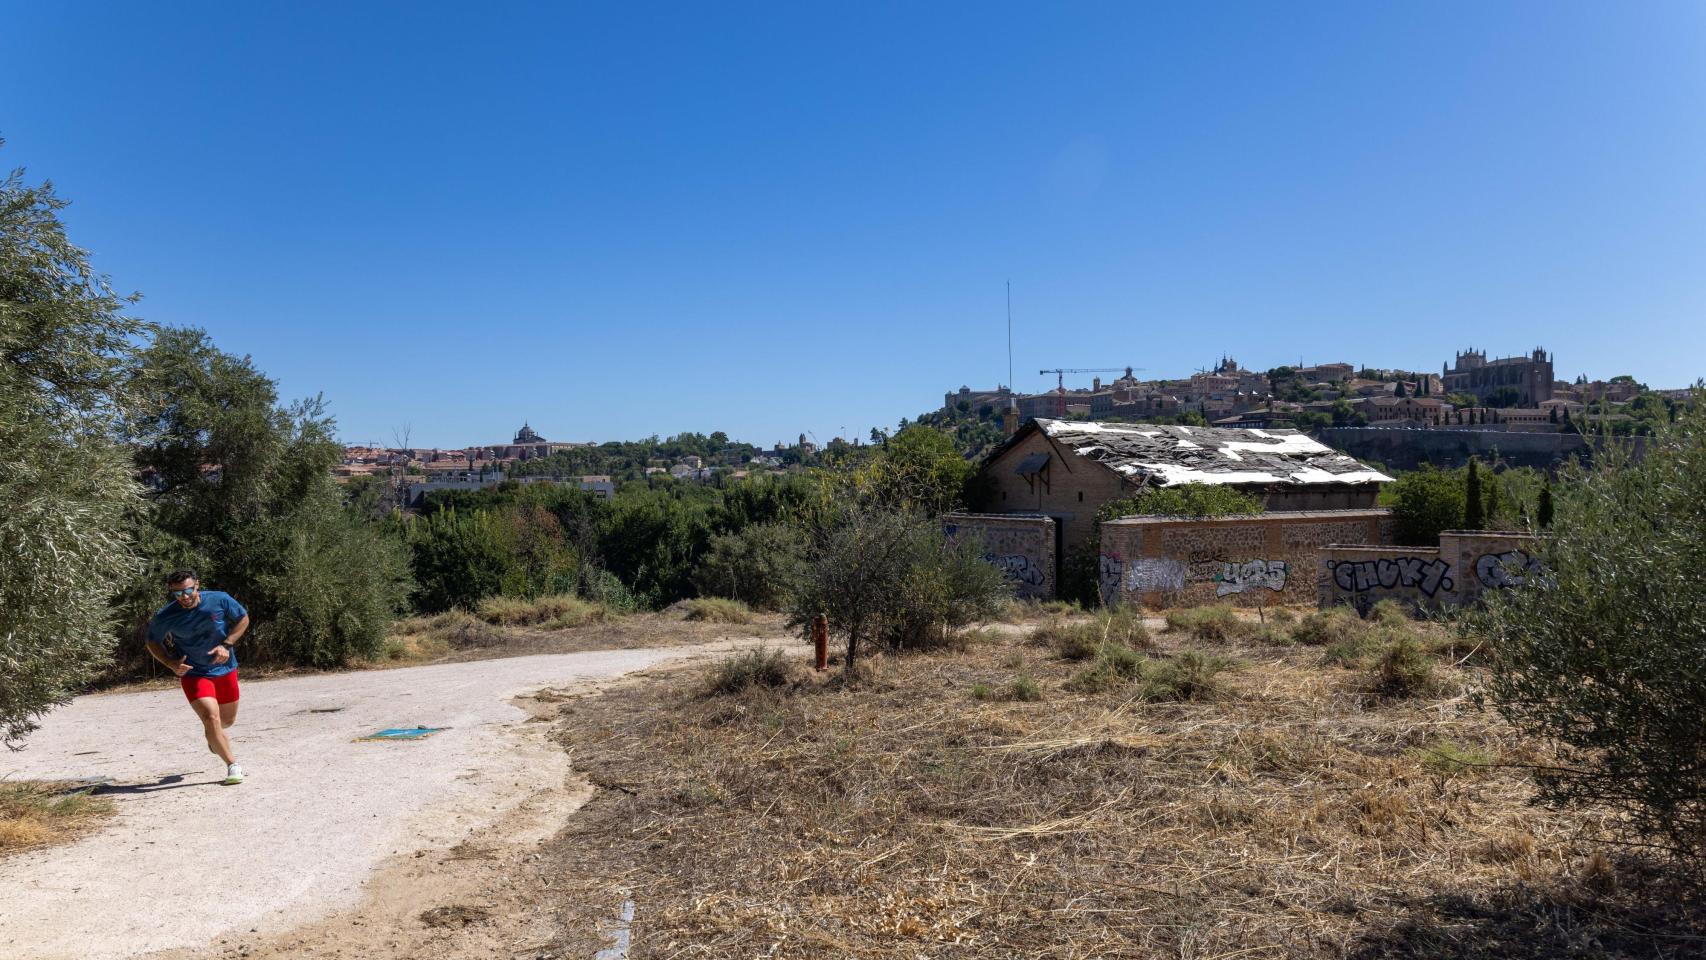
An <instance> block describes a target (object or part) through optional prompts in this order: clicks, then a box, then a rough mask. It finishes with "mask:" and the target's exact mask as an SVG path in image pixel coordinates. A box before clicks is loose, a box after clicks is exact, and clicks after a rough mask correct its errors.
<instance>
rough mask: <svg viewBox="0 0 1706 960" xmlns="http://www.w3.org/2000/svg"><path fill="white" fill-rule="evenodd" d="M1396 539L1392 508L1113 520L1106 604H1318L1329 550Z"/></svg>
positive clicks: (1103, 572) (1104, 570) (1107, 539)
mask: <svg viewBox="0 0 1706 960" xmlns="http://www.w3.org/2000/svg"><path fill="white" fill-rule="evenodd" d="M1391 536H1392V518H1391V513H1390V512H1389V511H1386V510H1322V511H1288V512H1279V513H1264V514H1260V515H1256V516H1246V517H1216V518H1209V519H1201V518H1188V517H1125V518H1123V519H1119V520H1110V521H1108V522H1107V523H1104V524H1102V556H1101V558H1100V576H1101V587H1102V602H1103V603H1107V604H1121V603H1142V604H1145V605H1149V606H1160V607H1170V606H1194V605H1197V604H1203V603H1215V602H1221V603H1235V604H1240V605H1246V606H1255V605H1261V604H1296V603H1314V602H1316V601H1317V599H1318V596H1319V590H1318V589H1317V585H1316V582H1315V581H1316V577H1317V576H1319V574H1320V571H1321V570H1322V553H1323V551H1324V550H1326V548H1327V546H1328V545H1329V544H1334V543H1345V542H1373V543H1389V542H1391Z"/></svg>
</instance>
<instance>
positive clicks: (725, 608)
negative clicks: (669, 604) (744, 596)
mask: <svg viewBox="0 0 1706 960" xmlns="http://www.w3.org/2000/svg"><path fill="white" fill-rule="evenodd" d="M681 606H682V610H683V614H682V619H683V620H693V621H696V622H701V623H751V622H752V610H751V608H749V607H748V606H747V605H746V604H744V603H741V602H740V601H739V600H725V599H723V598H722V597H699V598H696V599H693V600H683V601H681Z"/></svg>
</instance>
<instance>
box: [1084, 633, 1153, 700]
mask: <svg viewBox="0 0 1706 960" xmlns="http://www.w3.org/2000/svg"><path fill="white" fill-rule="evenodd" d="M1148 662H1149V661H1147V660H1146V659H1145V658H1144V657H1143V655H1142V654H1140V653H1138V652H1137V651H1135V650H1133V649H1131V648H1130V647H1128V646H1126V645H1125V644H1123V643H1103V644H1102V645H1101V646H1100V648H1099V649H1098V650H1097V653H1096V662H1095V663H1093V664H1091V665H1090V666H1088V667H1085V668H1084V669H1083V670H1080V671H1078V672H1077V673H1076V674H1073V676H1072V679H1070V680H1068V681H1067V682H1066V687H1067V689H1069V690H1075V691H1078V692H1081V693H1097V692H1100V691H1103V690H1111V689H1113V688H1114V687H1118V686H1121V685H1123V684H1125V683H1126V682H1128V681H1130V680H1134V679H1136V678H1137V677H1139V676H1141V675H1142V674H1143V670H1144V665H1145V664H1146V663H1148Z"/></svg>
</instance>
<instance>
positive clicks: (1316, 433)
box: [335, 347, 1689, 506]
mask: <svg viewBox="0 0 1706 960" xmlns="http://www.w3.org/2000/svg"><path fill="white" fill-rule="evenodd" d="M1045 372H1054V371H1045ZM1065 372H1066V371H1061V372H1060V373H1061V386H1060V387H1058V388H1057V389H1054V390H1049V391H1045V392H1042V393H1033V394H1020V393H1015V392H1014V391H1013V390H1011V389H1010V388H1008V387H1007V386H1006V385H1004V384H1002V385H997V386H996V387H994V388H993V389H974V388H972V387H970V386H961V387H960V388H959V389H958V390H955V391H950V392H948V393H946V394H944V395H943V398H942V406H941V408H940V409H939V410H937V411H935V412H934V413H931V414H926V415H925V416H924V417H921V418H920V422H923V421H924V420H925V419H927V418H928V419H931V420H933V421H935V422H939V423H942V424H946V425H953V424H959V425H961V426H962V429H961V431H960V433H961V435H962V438H963V439H966V440H967V441H968V442H965V443H963V444H962V448H963V449H962V452H964V453H966V454H967V455H968V456H970V457H973V458H978V457H982V456H986V455H988V454H989V452H990V451H991V450H992V449H993V448H994V447H995V445H996V444H998V443H1000V442H1002V441H1003V440H1005V439H1006V438H1008V437H1011V436H1012V435H1013V434H1014V433H1015V432H1017V431H1018V429H1019V428H1020V427H1021V426H1022V425H1024V424H1028V423H1030V422H1032V421H1035V420H1039V419H1050V420H1059V421H1083V422H1100V423H1157V424H1172V425H1179V426H1186V427H1192V426H1194V427H1199V428H1200V427H1219V428H1245V429H1251V428H1253V429H1296V430H1301V431H1303V432H1305V433H1308V434H1309V435H1311V436H1313V437H1315V438H1316V439H1318V440H1321V441H1322V442H1324V443H1326V444H1327V445H1328V446H1330V447H1334V448H1336V449H1339V450H1342V451H1344V452H1347V453H1350V454H1351V455H1353V456H1357V457H1361V458H1364V459H1370V460H1376V461H1379V462H1381V463H1385V464H1390V465H1394V466H1398V467H1403V468H1413V467H1415V466H1416V465H1418V464H1420V463H1424V462H1427V463H1433V464H1435V465H1437V466H1444V467H1455V466H1461V465H1462V464H1463V463H1464V462H1466V460H1467V458H1468V457H1469V456H1472V455H1485V454H1487V453H1489V452H1491V451H1497V450H1500V449H1503V450H1504V451H1505V453H1504V456H1505V457H1506V458H1507V459H1510V460H1511V462H1514V463H1521V464H1523V465H1527V466H1537V467H1549V466H1555V465H1557V464H1559V463H1562V462H1563V461H1564V460H1566V459H1568V458H1569V457H1570V456H1572V455H1583V454H1585V453H1586V452H1587V451H1588V449H1589V448H1590V446H1591V444H1590V442H1589V440H1590V438H1591V436H1592V435H1593V434H1595V433H1600V432H1604V433H1609V434H1613V435H1626V434H1639V433H1642V432H1644V431H1645V430H1647V429H1650V427H1651V426H1652V425H1653V424H1656V423H1659V422H1664V421H1666V420H1668V419H1669V418H1670V413H1669V411H1670V410H1671V409H1673V408H1674V407H1675V405H1676V404H1679V403H1681V402H1683V401H1685V400H1686V399H1687V398H1688V394H1689V390H1688V389H1687V388H1675V389H1656V390H1655V389H1649V388H1648V387H1647V386H1646V385H1644V384H1642V383H1640V382H1638V381H1637V380H1636V379H1635V378H1634V377H1633V376H1627V375H1623V376H1616V377H1612V378H1611V379H1609V380H1589V379H1588V378H1587V377H1586V376H1585V375H1578V376H1577V377H1575V378H1574V379H1569V380H1565V379H1558V378H1557V377H1556V375H1555V371H1554V360H1553V355H1552V354H1551V353H1550V352H1548V351H1546V350H1545V349H1543V348H1540V347H1536V348H1534V349H1533V350H1531V351H1530V352H1529V353H1526V354H1521V355H1513V356H1495V357H1493V358H1492V359H1489V358H1488V354H1487V352H1486V351H1485V350H1480V349H1474V348H1471V349H1466V350H1460V351H1458V352H1457V353H1456V354H1455V356H1454V357H1453V359H1452V361H1451V362H1449V363H1442V364H1441V365H1440V372H1439V373H1437V374H1436V373H1431V372H1430V373H1422V372H1416V371H1408V370H1400V369H1392V368H1375V367H1368V366H1358V365H1356V364H1352V363H1348V362H1331V363H1317V364H1307V365H1298V366H1278V367H1273V368H1270V369H1267V370H1265V371H1257V370H1253V369H1250V368H1247V367H1244V366H1242V365H1240V364H1239V362H1238V361H1237V360H1236V359H1234V358H1232V357H1230V356H1223V357H1221V358H1220V359H1219V360H1218V361H1217V362H1216V363H1215V364H1214V365H1213V367H1212V368H1209V369H1205V370H1201V371H1198V372H1196V373H1193V374H1191V375H1189V376H1186V377H1180V378H1172V379H1165V378H1157V379H1141V378H1139V377H1138V376H1136V370H1135V368H1133V367H1129V366H1128V367H1125V368H1124V369H1123V371H1120V370H1112V371H1110V372H1118V373H1120V374H1121V375H1120V376H1118V377H1116V378H1115V379H1112V380H1107V381H1104V380H1103V379H1102V378H1101V377H1100V376H1097V377H1094V378H1093V379H1092V380H1091V382H1090V384H1089V386H1066V385H1065V382H1064V374H1065ZM906 422H907V421H904V420H903V421H902V425H903V426H904V425H905V423H906ZM968 422H969V423H972V424H981V425H982V427H983V429H982V430H981V431H980V430H977V429H971V430H966V429H963V427H964V425H965V424H967V423H968ZM1394 430H1401V431H1405V432H1403V433H1397V434H1393V433H1391V432H1390V431H1394ZM1500 434H1520V435H1524V436H1519V437H1501V436H1498V435H1500ZM883 435H884V434H883V432H882V431H880V430H876V431H873V432H872V437H871V438H870V439H871V441H872V442H880V441H881V439H882V437H883ZM1489 435H1491V436H1489ZM715 436H717V435H713V437H715ZM865 443H866V441H865V439H863V438H859V437H855V438H853V439H851V440H849V439H846V438H843V437H835V438H833V439H831V440H830V441H828V442H827V443H826V444H824V445H823V447H822V449H821V450H820V447H819V445H818V444H817V443H816V442H815V441H813V440H811V439H809V438H808V437H807V436H806V435H805V434H801V435H800V436H799V437H798V438H797V440H796V441H795V442H794V443H791V444H784V443H781V442H778V443H775V444H774V445H773V446H771V447H769V448H759V447H754V446H751V445H749V444H742V443H734V442H729V441H728V440H727V439H726V437H725V438H723V440H722V442H721V443H718V444H712V445H710V446H709V447H708V448H706V449H704V450H702V452H698V453H681V454H679V455H676V456H668V455H659V456H647V457H645V458H644V459H643V462H640V461H637V460H636V461H633V462H631V463H628V469H627V471H626V475H624V474H623V473H622V472H620V471H613V470H612V469H608V468H607V469H605V470H603V471H595V472H574V470H573V469H572V468H573V467H574V466H575V465H576V464H577V463H582V464H586V463H590V464H609V463H610V462H611V457H610V456H608V455H606V452H605V451H603V450H602V449H601V448H603V447H605V446H606V444H602V443H599V442H594V441H587V440H579V441H561V440H551V439H547V438H546V437H544V436H542V435H540V434H539V432H538V431H536V430H535V429H534V428H533V427H532V426H531V424H528V423H524V424H522V426H521V428H520V429H518V430H517V431H516V432H515V434H514V436H513V437H512V438H511V439H510V440H508V441H507V442H497V443H479V444H474V445H471V446H467V447H460V448H451V449H445V448H437V447H433V448H421V447H410V446H401V445H399V446H377V445H352V446H348V447H346V448H345V450H344V457H343V462H342V463H341V464H340V465H339V466H338V468H337V469H336V471H335V472H336V473H337V475H338V476H339V478H340V479H344V480H353V479H355V478H359V477H381V478H385V479H387V480H388V481H389V482H390V483H392V484H393V485H395V486H397V487H399V488H400V489H401V491H402V494H401V499H402V502H403V503H404V504H406V505H408V506H419V505H420V504H421V502H422V500H423V498H424V497H425V496H426V495H428V494H430V493H432V492H434V491H439V490H480V489H487V488H491V487H495V486H497V485H498V484H500V483H503V482H505V481H506V480H507V481H514V482H517V483H522V484H535V483H555V484H567V485H571V486H578V487H579V488H580V489H582V490H586V491H588V492H590V493H592V494H594V495H596V496H599V497H604V498H609V497H611V496H613V495H614V494H615V492H616V490H617V488H618V487H619V486H620V485H621V484H623V483H626V482H635V481H639V482H647V481H651V480H653V479H654V478H663V477H667V478H669V479H673V480H677V481H685V482H694V483H717V482H730V481H739V480H744V479H746V478H748V477H753V476H769V475H781V474H784V473H786V472H788V471H789V470H799V469H803V468H805V467H809V466H812V465H814V464H816V463H817V462H818V461H819V459H820V457H819V454H820V452H836V451H843V450H856V449H858V448H860V447H862V446H864V445H865ZM654 452H657V453H660V454H661V453H662V451H661V450H660V451H654ZM577 454H578V456H577ZM623 462H625V463H626V462H628V461H626V460H624V461H623Z"/></svg>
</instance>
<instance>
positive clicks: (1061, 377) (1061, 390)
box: [1037, 367, 1143, 417]
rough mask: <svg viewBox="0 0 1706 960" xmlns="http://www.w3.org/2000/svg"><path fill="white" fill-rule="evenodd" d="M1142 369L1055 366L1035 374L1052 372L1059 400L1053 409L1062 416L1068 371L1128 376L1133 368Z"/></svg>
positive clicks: (1040, 374)
mask: <svg viewBox="0 0 1706 960" xmlns="http://www.w3.org/2000/svg"><path fill="white" fill-rule="evenodd" d="M1142 369H1143V368H1142V367H1055V368H1053V369H1052V370H1038V371H1037V376H1042V375H1044V374H1049V373H1052V374H1054V395H1055V397H1056V398H1057V399H1059V401H1060V404H1059V406H1060V409H1059V410H1057V411H1055V415H1056V416H1061V417H1064V416H1066V375H1067V374H1069V373H1123V374H1126V375H1127V376H1130V375H1131V372H1132V371H1133V370H1142Z"/></svg>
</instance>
